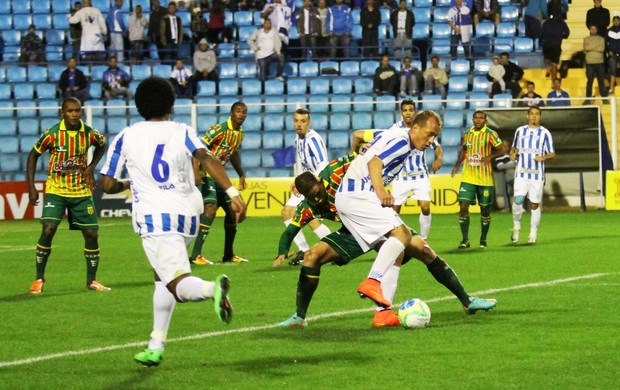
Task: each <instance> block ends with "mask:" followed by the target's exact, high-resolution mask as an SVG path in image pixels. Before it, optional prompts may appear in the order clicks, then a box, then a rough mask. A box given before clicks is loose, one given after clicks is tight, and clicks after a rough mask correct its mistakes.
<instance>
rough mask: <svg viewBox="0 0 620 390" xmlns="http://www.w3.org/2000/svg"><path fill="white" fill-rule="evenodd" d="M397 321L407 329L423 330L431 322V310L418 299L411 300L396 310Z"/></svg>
mask: <svg viewBox="0 0 620 390" xmlns="http://www.w3.org/2000/svg"><path fill="white" fill-rule="evenodd" d="M398 319H399V320H400V324H401V325H402V326H404V327H405V328H407V329H415V328H424V327H425V326H427V325H428V323H429V322H431V309H430V308H429V307H428V305H427V304H426V302H424V301H423V300H421V299H420V298H411V299H410V300H408V301H407V302H405V303H403V304H402V305H400V307H399V308H398Z"/></svg>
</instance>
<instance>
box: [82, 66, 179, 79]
mask: <svg viewBox="0 0 620 390" xmlns="http://www.w3.org/2000/svg"><path fill="white" fill-rule="evenodd" d="M106 70H108V66H107V65H94V66H93V67H91V68H90V80H91V81H95V82H96V81H102V80H103V72H105V71H106ZM160 77H163V78H165V79H166V80H167V79H168V78H169V77H170V67H168V71H167V72H166V76H160Z"/></svg>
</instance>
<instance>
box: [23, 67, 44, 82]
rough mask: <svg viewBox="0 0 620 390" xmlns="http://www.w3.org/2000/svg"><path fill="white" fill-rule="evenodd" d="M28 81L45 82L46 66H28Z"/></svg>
mask: <svg viewBox="0 0 620 390" xmlns="http://www.w3.org/2000/svg"><path fill="white" fill-rule="evenodd" d="M28 81H30V82H37V83H41V82H46V81H47V68H46V67H43V66H29V67H28Z"/></svg>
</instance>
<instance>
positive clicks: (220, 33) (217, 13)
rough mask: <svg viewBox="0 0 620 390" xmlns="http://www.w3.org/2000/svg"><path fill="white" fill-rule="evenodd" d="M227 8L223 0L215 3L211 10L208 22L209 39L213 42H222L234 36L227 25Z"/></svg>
mask: <svg viewBox="0 0 620 390" xmlns="http://www.w3.org/2000/svg"><path fill="white" fill-rule="evenodd" d="M225 11H226V10H225V9H224V5H223V4H222V2H220V1H217V2H215V3H214V4H213V6H212V7H211V9H210V12H209V21H208V23H207V40H208V41H209V42H211V43H222V42H228V41H229V40H231V38H232V36H231V34H230V33H229V32H228V29H227V27H226V23H225V21H224V19H225Z"/></svg>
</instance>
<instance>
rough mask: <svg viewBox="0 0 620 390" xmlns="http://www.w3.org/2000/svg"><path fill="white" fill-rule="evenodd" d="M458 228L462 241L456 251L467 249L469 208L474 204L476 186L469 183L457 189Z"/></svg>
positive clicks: (468, 244)
mask: <svg viewBox="0 0 620 390" xmlns="http://www.w3.org/2000/svg"><path fill="white" fill-rule="evenodd" d="M458 201H459V207H460V209H459V226H460V228H461V235H462V237H463V239H462V240H461V243H460V244H459V246H458V249H466V248H469V246H470V243H469V206H470V205H472V204H476V186H475V185H473V184H469V183H461V187H460V189H459V197H458Z"/></svg>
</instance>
